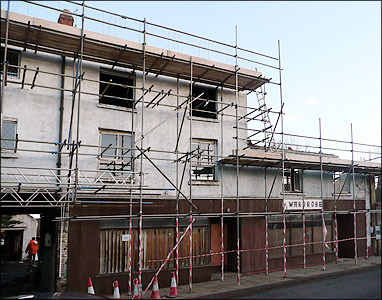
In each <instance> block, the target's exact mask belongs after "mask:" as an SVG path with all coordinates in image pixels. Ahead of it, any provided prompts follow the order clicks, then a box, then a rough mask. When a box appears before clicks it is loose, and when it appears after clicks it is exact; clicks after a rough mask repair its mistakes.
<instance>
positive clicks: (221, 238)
mask: <svg viewBox="0 0 382 300" xmlns="http://www.w3.org/2000/svg"><path fill="white" fill-rule="evenodd" d="M221 102H222V104H221V108H220V109H222V108H223V106H224V104H223V85H222V87H221ZM223 119H224V113H223V112H222V113H221V120H220V135H221V136H220V141H221V142H220V149H221V150H220V156H223V149H224V148H223V141H224V134H223V133H224V131H223V127H224V126H223ZM223 169H224V168H223V165H222V164H221V165H220V170H221V174H220V177H221V178H220V197H221V211H220V212H221V217H220V250H221V276H220V281H221V282H223V281H224V217H223V214H224V191H223V173H224V170H223Z"/></svg>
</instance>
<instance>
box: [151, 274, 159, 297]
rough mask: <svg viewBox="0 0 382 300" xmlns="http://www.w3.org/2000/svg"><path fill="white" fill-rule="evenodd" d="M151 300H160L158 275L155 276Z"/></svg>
mask: <svg viewBox="0 0 382 300" xmlns="http://www.w3.org/2000/svg"><path fill="white" fill-rule="evenodd" d="M151 299H160V295H159V286H158V278H157V275H154V282H153V291H152V293H151Z"/></svg>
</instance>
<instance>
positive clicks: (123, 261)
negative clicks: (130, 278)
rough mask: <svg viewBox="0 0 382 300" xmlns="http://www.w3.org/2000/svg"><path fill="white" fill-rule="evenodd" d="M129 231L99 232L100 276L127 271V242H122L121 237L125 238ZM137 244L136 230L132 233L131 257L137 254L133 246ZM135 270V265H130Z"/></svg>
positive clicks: (112, 230)
mask: <svg viewBox="0 0 382 300" xmlns="http://www.w3.org/2000/svg"><path fill="white" fill-rule="evenodd" d="M128 234H129V229H111V230H101V231H100V236H99V239H100V255H99V272H100V274H110V273H121V272H128V271H129V263H130V261H129V242H128V241H123V240H122V236H123V235H124V236H127V235H128ZM136 244H138V240H137V230H134V231H132V245H133V247H131V251H132V257H135V256H136V255H135V253H138V251H137V249H136V247H134V245H136ZM133 261H134V260H132V262H133ZM132 267H133V269H135V264H134V265H132Z"/></svg>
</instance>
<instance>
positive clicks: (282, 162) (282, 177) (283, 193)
mask: <svg viewBox="0 0 382 300" xmlns="http://www.w3.org/2000/svg"><path fill="white" fill-rule="evenodd" d="M278 54H279V78H280V86H279V88H280V107H281V108H280V115H281V170H282V173H281V192H282V195H283V202H282V208H283V250H284V277H286V276H287V265H286V239H285V233H286V224H285V187H284V176H285V175H284V171H285V169H284V168H285V161H284V160H285V157H284V155H285V153H284V113H283V94H282V88H281V57H280V40H278Z"/></svg>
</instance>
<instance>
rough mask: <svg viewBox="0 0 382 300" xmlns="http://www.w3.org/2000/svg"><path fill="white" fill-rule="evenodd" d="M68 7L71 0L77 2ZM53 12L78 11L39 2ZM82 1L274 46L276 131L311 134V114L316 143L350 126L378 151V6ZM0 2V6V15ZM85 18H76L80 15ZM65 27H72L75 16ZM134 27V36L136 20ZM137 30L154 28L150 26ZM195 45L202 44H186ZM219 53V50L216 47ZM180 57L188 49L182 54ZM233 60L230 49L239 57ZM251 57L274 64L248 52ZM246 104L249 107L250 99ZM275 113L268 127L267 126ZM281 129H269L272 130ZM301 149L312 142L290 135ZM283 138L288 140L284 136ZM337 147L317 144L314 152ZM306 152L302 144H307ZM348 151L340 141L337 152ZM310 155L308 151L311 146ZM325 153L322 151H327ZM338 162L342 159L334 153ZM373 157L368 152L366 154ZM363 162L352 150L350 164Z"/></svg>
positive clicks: (341, 135)
mask: <svg viewBox="0 0 382 300" xmlns="http://www.w3.org/2000/svg"><path fill="white" fill-rule="evenodd" d="M77 2H78V1H77ZM43 3H44V4H45V5H52V6H55V7H57V8H60V9H64V8H67V9H69V10H70V11H72V12H73V11H75V9H76V8H77V12H78V13H79V14H80V13H81V7H80V6H76V5H73V4H70V3H68V2H64V1H49V2H48V1H44V2H43ZM85 3H86V4H87V5H90V6H93V7H97V8H101V9H105V10H108V11H111V12H114V13H118V14H122V15H125V16H129V17H133V18H136V19H139V20H143V18H146V20H147V22H151V23H156V24H160V25H163V26H168V27H171V28H174V29H178V30H182V31H186V32H189V33H192V34H195V35H199V36H203V37H206V38H209V39H213V40H217V41H220V42H223V43H227V44H230V45H235V27H236V26H237V40H238V46H239V47H242V48H246V49H250V50H252V51H256V52H260V53H264V54H267V55H270V56H273V57H278V40H279V41H280V50H281V51H280V55H281V67H282V69H283V71H282V77H281V79H282V80H281V82H282V96H283V102H284V103H285V106H284V112H285V116H284V131H285V132H286V133H293V134H297V135H307V136H314V137H319V118H321V125H322V126H321V132H322V137H323V138H330V139H337V140H346V141H350V140H351V125H350V124H351V123H352V124H353V137H354V141H355V142H359V143H366V144H372V145H379V146H380V145H381V2H379V1H322V2H321V1H312V2H310V1H280V2H279V1H86V2H85ZM6 4H7V2H4V1H2V2H1V5H2V9H6V7H7V5H6ZM11 11H16V12H19V13H22V14H27V15H34V16H38V17H41V18H44V19H49V20H50V19H51V20H52V21H55V22H56V21H57V17H58V12H56V11H47V10H44V9H42V8H37V9H36V7H35V6H33V5H31V4H26V3H25V2H17V1H11ZM86 13H87V12H85V14H86ZM93 16H96V17H97V18H99V19H102V20H103V21H107V22H110V23H113V24H114V23H115V24H122V25H124V26H133V23H134V22H131V21H129V20H122V19H121V18H119V17H115V16H108V15H107V14H104V13H97V12H94V13H93ZM75 25H76V26H77V27H81V22H80V20H79V19H76V21H75ZM134 26H136V28H137V29H140V30H142V24H141V23H138V24H137V25H134ZM85 27H86V29H90V30H92V31H97V32H102V33H105V34H109V35H115V36H119V37H122V38H125V39H128V40H135V41H138V42H142V37H141V35H140V34H138V33H135V32H132V31H126V30H119V29H116V28H112V27H109V26H106V25H100V24H95V23H94V22H93V23H92V22H90V21H86V23H85ZM147 30H148V31H150V30H152V32H156V28H154V26H150V25H148V26H147ZM161 33H162V34H163V35H165V36H167V37H169V38H176V39H178V38H180V39H182V40H187V38H186V37H184V36H183V35H181V34H176V33H170V32H164V31H162V32H161ZM189 41H192V42H194V43H196V44H198V45H200V46H204V47H214V46H213V44H212V43H208V42H205V41H200V40H195V39H193V40H189ZM147 43H148V44H149V45H150V44H152V45H154V46H159V47H161V48H166V49H170V50H173V51H178V52H182V53H188V51H191V52H192V51H193V52H192V55H196V56H200V57H203V58H209V59H213V60H219V61H221V62H224V63H230V64H234V63H235V62H234V60H233V59H232V58H227V57H217V56H215V55H214V54H213V53H211V52H209V51H204V50H200V49H199V50H197V49H191V50H190V49H189V48H186V47H184V46H182V45H179V44H176V43H171V42H164V41H162V42H161V41H158V39H156V40H155V38H153V37H148V39H147ZM218 49H221V50H226V51H229V52H230V53H232V54H233V52H232V50H231V49H229V48H228V47H222V48H218ZM191 52H190V53H191ZM239 55H240V53H239ZM247 57H248V58H250V59H253V60H256V61H257V60H259V61H262V62H264V63H271V64H272V65H275V66H277V64H278V62H277V61H275V60H270V59H264V58H261V57H257V56H255V55H249V56H247ZM239 65H240V66H242V67H245V68H252V69H253V68H257V69H258V70H259V71H260V72H262V73H263V75H264V76H265V77H267V78H272V81H275V82H279V74H278V72H277V70H274V69H271V68H266V67H263V66H261V65H256V64H254V63H248V62H239ZM249 99H250V103H249V104H250V105H251V104H252V105H253V106H257V103H256V102H255V99H254V95H252V96H251V97H250V98H249ZM266 101H267V105H268V108H270V107H272V109H274V110H276V111H278V110H280V90H279V87H278V86H276V85H268V86H267V97H266ZM275 117H276V116H275V115H272V119H271V121H272V122H273V124H274V123H275ZM277 131H281V129H280V127H279V126H278V130H277ZM290 140H291V141H293V142H296V143H301V144H305V145H308V146H309V145H316V143H315V142H313V141H306V140H300V139H293V138H290ZM287 141H288V139H287ZM331 146H334V147H344V145H339V144H333V143H329V142H324V143H323V147H331ZM307 149H308V148H307ZM347 149H350V148H349V145H348V146H347ZM355 150H362V151H366V152H367V151H369V150H371V151H374V152H377V151H380V149H379V150H378V148H375V147H372V148H370V147H360V146H356V147H355ZM315 151H317V150H315ZM327 152H329V150H328V151H327ZM340 155H341V156H343V157H344V158H350V156H349V155H350V154H349V153H344V152H341V154H340ZM376 156H380V155H377V154H376V155H371V157H376ZM365 158H366V159H368V158H369V154H367V153H361V154H359V153H356V154H355V159H365Z"/></svg>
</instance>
